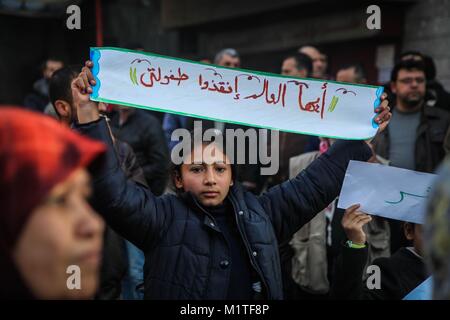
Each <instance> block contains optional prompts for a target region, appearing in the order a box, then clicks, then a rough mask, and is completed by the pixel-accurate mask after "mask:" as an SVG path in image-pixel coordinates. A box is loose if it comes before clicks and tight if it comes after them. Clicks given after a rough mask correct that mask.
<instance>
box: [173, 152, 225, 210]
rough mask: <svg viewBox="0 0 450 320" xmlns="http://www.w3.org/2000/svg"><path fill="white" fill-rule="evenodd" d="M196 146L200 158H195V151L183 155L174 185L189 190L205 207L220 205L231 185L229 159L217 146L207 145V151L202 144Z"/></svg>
mask: <svg viewBox="0 0 450 320" xmlns="http://www.w3.org/2000/svg"><path fill="white" fill-rule="evenodd" d="M197 148H200V150H198V149H197ZM197 148H196V149H194V150H195V151H199V152H198V154H202V157H201V159H196V157H195V155H196V152H195V151H194V152H193V153H191V154H189V155H187V156H186V157H185V159H184V163H183V164H182V165H181V176H178V177H176V178H175V186H176V187H177V188H178V189H183V190H184V191H186V192H191V193H192V194H193V195H194V196H195V197H196V199H197V200H198V201H199V202H200V203H201V204H202V205H203V206H205V207H210V206H217V205H220V204H222V203H223V201H224V200H225V198H226V197H227V195H228V191H229V190H230V186H232V185H233V179H232V172H231V166H230V164H229V162H230V161H229V159H228V157H227V156H226V155H224V154H223V152H222V151H221V150H220V149H219V148H217V147H214V146H209V147H208V148H210V149H208V152H204V151H205V148H206V147H204V146H198V147H197Z"/></svg>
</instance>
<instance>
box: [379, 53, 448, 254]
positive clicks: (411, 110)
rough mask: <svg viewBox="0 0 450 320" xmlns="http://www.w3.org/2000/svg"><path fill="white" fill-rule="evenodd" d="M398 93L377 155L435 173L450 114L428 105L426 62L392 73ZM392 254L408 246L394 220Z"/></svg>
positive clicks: (404, 63)
mask: <svg viewBox="0 0 450 320" xmlns="http://www.w3.org/2000/svg"><path fill="white" fill-rule="evenodd" d="M390 88H391V90H392V93H393V94H394V98H395V101H394V102H391V105H393V111H392V119H391V121H390V124H389V128H388V129H387V130H385V131H383V132H382V134H380V135H378V136H377V137H376V138H375V139H374V140H373V144H374V150H375V152H376V153H377V154H378V155H379V156H381V157H383V158H385V159H389V161H390V165H391V166H394V167H400V168H404V169H410V170H416V171H422V172H433V171H434V170H435V169H436V167H437V166H438V165H439V163H440V162H441V161H442V159H443V158H444V156H445V151H444V146H443V144H444V139H445V135H446V132H447V130H448V128H449V126H450V113H448V112H447V111H445V110H443V109H441V108H437V107H432V106H429V105H427V104H426V103H425V93H426V75H425V65H424V63H423V61H417V60H414V59H406V60H400V61H399V62H398V63H397V64H396V65H395V67H394V69H393V70H392V73H391V83H390ZM390 227H391V252H396V251H397V250H398V249H399V248H400V247H403V246H407V245H408V244H407V242H406V239H405V238H404V237H403V236H402V233H401V232H400V224H399V223H398V222H396V221H390Z"/></svg>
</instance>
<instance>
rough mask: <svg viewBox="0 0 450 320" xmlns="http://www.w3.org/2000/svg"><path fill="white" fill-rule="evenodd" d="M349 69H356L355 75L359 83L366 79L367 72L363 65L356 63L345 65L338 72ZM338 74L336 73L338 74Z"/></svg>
mask: <svg viewBox="0 0 450 320" xmlns="http://www.w3.org/2000/svg"><path fill="white" fill-rule="evenodd" d="M347 69H355V75H356V77H357V81H358V82H359V81H362V80H363V79H366V70H365V69H364V67H363V66H362V64H361V63H359V62H356V63H346V64H343V65H342V66H341V67H340V68H339V69H338V70H337V72H339V71H341V70H347ZM337 72H336V73H337Z"/></svg>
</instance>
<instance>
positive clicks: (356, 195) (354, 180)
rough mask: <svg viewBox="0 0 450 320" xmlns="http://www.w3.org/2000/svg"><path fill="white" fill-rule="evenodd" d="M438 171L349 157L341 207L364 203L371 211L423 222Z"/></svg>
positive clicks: (362, 207)
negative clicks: (408, 168)
mask: <svg viewBox="0 0 450 320" xmlns="http://www.w3.org/2000/svg"><path fill="white" fill-rule="evenodd" d="M435 178H436V175H435V174H431V173H424V172H417V171H412V170H407V169H401V168H396V167H389V166H385V165H381V164H377V163H368V162H361V161H353V160H352V161H350V163H349V165H348V168H347V171H346V173H345V178H344V183H343V185H342V189H341V194H340V195H339V203H338V208H341V209H347V208H348V207H350V206H351V205H353V204H356V203H359V204H361V208H360V209H359V210H361V211H364V212H366V213H368V214H372V215H376V216H381V217H386V218H391V219H396V220H401V221H408V222H413V223H419V224H423V223H424V221H425V209H426V204H427V201H428V197H429V194H430V191H431V185H432V183H433V181H434V179H435Z"/></svg>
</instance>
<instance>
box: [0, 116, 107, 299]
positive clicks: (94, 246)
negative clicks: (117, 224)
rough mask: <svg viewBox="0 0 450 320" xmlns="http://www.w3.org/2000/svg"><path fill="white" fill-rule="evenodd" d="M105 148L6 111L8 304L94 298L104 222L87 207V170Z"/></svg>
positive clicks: (2, 131)
mask: <svg viewBox="0 0 450 320" xmlns="http://www.w3.org/2000/svg"><path fill="white" fill-rule="evenodd" d="M104 150H105V148H104V146H103V145H102V144H101V143H98V142H94V141H91V140H89V139H87V138H84V137H81V136H80V135H78V134H76V133H75V132H72V131H71V130H69V129H68V128H65V127H63V126H61V125H60V124H59V123H57V122H56V121H55V120H53V119H50V118H48V117H45V116H41V115H38V114H36V113H34V112H30V111H25V110H20V109H18V108H8V107H5V108H0V201H1V203H2V210H0V270H1V272H0V283H1V285H0V297H1V298H3V299H5V298H6V299H33V298H36V299H69V298H70V299H88V298H92V297H93V295H94V294H95V292H96V290H97V287H98V283H99V268H100V262H101V249H102V232H103V227H104V223H103V220H102V219H101V218H100V217H99V216H98V215H97V214H96V213H95V212H94V211H93V210H92V209H91V207H90V205H89V203H88V198H89V197H90V195H91V187H90V176H89V174H88V171H87V166H88V165H89V164H90V163H91V162H92V161H93V160H94V159H95V158H97V157H98V156H99V155H100V154H101V153H103V151H104ZM69 266H76V267H79V271H80V273H81V275H82V276H81V277H80V279H79V289H72V290H71V289H69V286H68V282H69V281H68V280H69V279H68V277H69V276H70V273H69V274H68V273H67V270H68V267H69ZM74 283H75V285H76V280H75V282H74Z"/></svg>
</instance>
